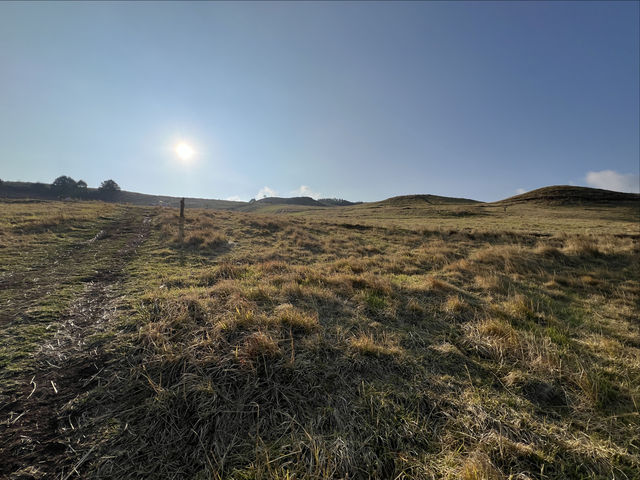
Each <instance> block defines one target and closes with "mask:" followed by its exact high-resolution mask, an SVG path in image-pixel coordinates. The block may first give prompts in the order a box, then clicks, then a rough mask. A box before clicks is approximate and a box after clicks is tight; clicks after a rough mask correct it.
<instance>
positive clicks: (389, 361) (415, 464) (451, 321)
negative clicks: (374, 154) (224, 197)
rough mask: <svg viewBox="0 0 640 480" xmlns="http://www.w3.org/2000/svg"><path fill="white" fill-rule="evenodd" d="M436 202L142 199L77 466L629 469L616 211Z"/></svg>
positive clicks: (522, 474)
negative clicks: (123, 302) (324, 207)
mask: <svg viewBox="0 0 640 480" xmlns="http://www.w3.org/2000/svg"><path fill="white" fill-rule="evenodd" d="M438 208H439V210H438V213H434V212H431V213H429V212H430V211H423V210H419V211H416V212H412V211H411V210H409V211H408V213H407V211H405V210H402V211H401V210H396V207H393V206H392V207H389V208H388V209H381V208H379V209H376V210H371V211H369V210H367V209H366V208H364V207H363V208H359V209H356V208H351V207H349V208H346V209H341V210H330V211H329V214H327V213H326V212H325V213H324V214H321V213H320V212H317V213H310V214H308V215H307V213H306V212H304V216H301V215H298V214H297V213H296V211H295V210H293V211H292V212H293V213H291V214H287V215H259V214H246V213H231V212H213V211H193V210H191V211H188V212H187V219H186V220H185V223H184V225H183V229H184V231H183V237H182V238H183V243H182V244H181V243H180V242H178V243H176V242H177V239H179V235H180V224H179V221H178V219H177V217H176V216H175V212H170V211H163V212H161V213H159V214H158V216H157V218H156V219H155V220H154V232H153V235H152V237H151V239H150V240H149V242H148V243H147V244H146V245H145V247H144V248H143V249H141V250H140V252H139V257H138V258H137V260H136V261H135V262H134V263H133V264H132V265H131V266H130V267H129V270H128V275H129V276H128V278H127V280H126V282H124V284H123V285H122V286H121V288H122V289H123V292H122V293H123V295H126V297H125V298H127V299H128V300H127V301H128V304H127V305H128V306H127V309H126V310H124V311H123V312H122V315H121V317H122V318H121V320H120V323H119V324H118V325H117V326H114V327H113V328H114V336H113V338H114V339H115V340H113V342H114V344H113V345H111V346H110V348H111V349H112V351H114V352H118V353H117V355H115V356H114V357H113V360H112V361H111V363H110V364H109V365H108V367H107V369H106V373H105V374H104V376H103V377H102V379H101V383H100V386H99V388H95V389H93V390H91V391H90V392H88V393H87V394H86V397H85V398H83V402H82V404H81V405H77V406H73V407H70V410H69V412H68V414H69V415H71V416H72V418H83V419H86V422H85V423H84V426H83V427H82V430H81V431H79V432H77V433H78V436H77V440H76V444H75V445H76V447H77V448H76V449H77V450H78V451H79V452H85V451H89V449H90V448H92V447H93V448H94V450H93V451H92V452H93V453H92V454H91V456H90V459H89V461H87V462H86V463H85V464H84V465H83V469H84V472H86V476H87V477H91V476H93V477H96V478H141V477H146V478H202V479H206V478H234V479H235V478H238V479H266V478H283V479H285V478H291V479H292V478H298V479H330V478H372V479H383V478H399V479H400V478H448V479H453V478H463V479H503V478H504V479H508V478H513V479H525V478H531V479H533V478H540V479H542V478H545V479H564V478H570V479H582V478H600V479H610V478H615V479H628V478H633V476H634V475H635V473H636V472H637V471H638V469H640V451H638V447H637V445H636V444H635V443H636V442H635V441H634V439H635V438H636V437H637V433H638V431H640V418H639V410H638V405H639V402H640V342H639V341H638V338H640V330H639V327H638V324H637V318H638V316H639V315H638V314H639V311H638V302H637V301H638V295H639V293H640V280H639V278H640V275H639V273H640V272H639V267H638V259H639V249H638V244H639V242H638V240H639V239H638V237H637V235H636V236H630V235H629V232H631V225H630V220H625V218H627V215H628V214H627V213H624V212H623V213H618V212H617V211H616V212H611V214H612V216H613V217H615V218H617V220H606V218H605V219H601V220H598V222H604V223H603V224H604V225H607V228H608V229H609V230H610V231H608V230H607V229H602V228H600V227H598V226H597V225H596V224H595V222H594V220H593V219H591V220H589V219H588V215H593V212H591V213H585V212H583V211H581V210H575V211H574V217H575V218H576V220H575V221H574V223H572V224H570V225H568V226H567V225H566V223H567V222H568V221H569V220H568V219H570V218H571V215H570V212H568V211H566V212H565V211H564V210H562V209H561V210H558V212H559V215H560V217H561V220H562V221H561V220H555V219H552V218H551V214H550V211H547V212H546V213H544V214H543V213H541V212H539V211H533V212H532V213H531V216H530V217H526V218H525V215H524V213H527V212H529V210H527V209H526V208H525V209H522V210H519V208H520V207H517V206H514V207H513V208H512V207H509V213H508V215H504V212H502V210H496V211H493V210H491V208H490V207H486V208H485V207H474V209H473V215H470V214H469V212H466V213H465V209H466V210H468V209H469V208H470V207H468V206H467V207H464V208H462V207H461V206H452V207H450V208H452V209H454V210H455V209H458V210H460V211H459V212H458V214H456V212H457V211H458V210H456V211H455V212H454V211H453V210H452V211H451V212H448V211H447V210H446V209H447V208H449V207H444V206H438ZM523 208H524V207H523ZM476 210H477V211H476ZM335 212H340V215H343V216H342V217H336V216H335ZM402 212H405V213H402ZM425 212H426V213H425ZM522 212H524V213H522ZM554 212H556V211H555V210H554ZM423 214H424V215H431V216H430V217H428V218H425V217H424V216H423ZM521 214H522V215H521ZM385 216H386V218H385ZM602 216H603V217H604V214H602ZM547 217H549V218H547ZM430 222H431V223H430ZM482 222H486V224H482ZM536 222H537V223H536ZM607 222H608V223H607ZM533 223H536V225H538V227H536V228H535V229H534V228H533V227H530V226H528V225H530V224H533ZM588 225H592V226H593V228H594V231H595V232H597V233H598V235H597V236H596V235H593V234H592V233H593V232H590V233H588V234H586V233H579V232H580V231H583V230H584V229H585V228H586V227H585V226H588ZM598 225H600V223H598ZM567 231H569V233H566V232H567ZM605 231H607V232H608V233H604V232H605ZM208 239H218V240H215V241H213V240H208ZM208 242H213V243H208ZM84 472H83V473H84Z"/></svg>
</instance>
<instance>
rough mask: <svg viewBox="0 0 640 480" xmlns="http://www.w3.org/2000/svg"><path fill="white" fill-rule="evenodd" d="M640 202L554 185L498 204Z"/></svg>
mask: <svg viewBox="0 0 640 480" xmlns="http://www.w3.org/2000/svg"><path fill="white" fill-rule="evenodd" d="M638 201H640V194H637V193H623V192H614V191H612V190H602V189H600V188H589V187H574V186H570V185H555V186H551V187H543V188H538V189H536V190H531V191H530V192H526V193H523V194H520V195H516V196H513V197H509V198H505V199H504V200H501V201H499V202H495V203H500V204H514V203H544V204H553V205H565V204H566V205H570V204H586V203H593V204H610V203H632V202H638Z"/></svg>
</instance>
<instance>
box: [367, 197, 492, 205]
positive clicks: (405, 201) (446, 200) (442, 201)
mask: <svg viewBox="0 0 640 480" xmlns="http://www.w3.org/2000/svg"><path fill="white" fill-rule="evenodd" d="M377 203H378V204H380V205H389V206H396V207H404V206H413V205H423V204H428V205H466V204H474V203H480V202H478V201H477V200H470V199H468V198H454V197H440V196H438V195H401V196H398V197H391V198H387V199H386V200H382V201H381V202H377Z"/></svg>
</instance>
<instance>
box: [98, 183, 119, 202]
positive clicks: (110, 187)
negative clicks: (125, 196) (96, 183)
mask: <svg viewBox="0 0 640 480" xmlns="http://www.w3.org/2000/svg"><path fill="white" fill-rule="evenodd" d="M119 191H120V186H119V185H118V184H117V183H116V182H114V181H113V180H111V179H109V180H105V181H104V182H102V183H101V184H100V187H99V188H98V193H99V194H100V195H101V196H103V197H106V198H112V197H113V196H114V195H115V194H116V193H117V192H119Z"/></svg>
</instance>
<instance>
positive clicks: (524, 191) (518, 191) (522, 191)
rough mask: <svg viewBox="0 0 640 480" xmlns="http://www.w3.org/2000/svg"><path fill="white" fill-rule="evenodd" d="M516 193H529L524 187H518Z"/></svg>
mask: <svg viewBox="0 0 640 480" xmlns="http://www.w3.org/2000/svg"><path fill="white" fill-rule="evenodd" d="M516 193H517V194H518V195H522V194H523V193H527V191H526V190H525V189H524V188H516Z"/></svg>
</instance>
